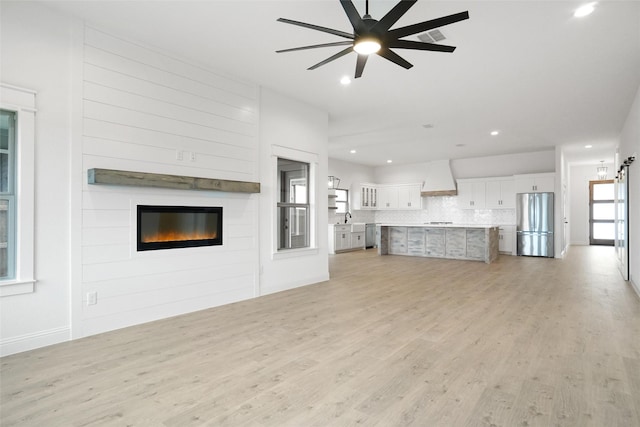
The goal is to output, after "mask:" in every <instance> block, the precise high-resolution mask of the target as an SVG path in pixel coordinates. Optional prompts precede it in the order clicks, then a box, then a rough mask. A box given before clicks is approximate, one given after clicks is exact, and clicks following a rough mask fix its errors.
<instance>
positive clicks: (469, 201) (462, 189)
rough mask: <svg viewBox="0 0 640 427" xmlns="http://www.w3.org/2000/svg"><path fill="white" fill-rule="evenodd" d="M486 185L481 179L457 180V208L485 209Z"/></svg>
mask: <svg viewBox="0 0 640 427" xmlns="http://www.w3.org/2000/svg"><path fill="white" fill-rule="evenodd" d="M485 193H486V183H485V181H484V180H481V179H459V180H458V207H459V208H460V209H485Z"/></svg>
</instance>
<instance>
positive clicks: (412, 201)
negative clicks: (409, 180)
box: [398, 184, 422, 209]
mask: <svg viewBox="0 0 640 427" xmlns="http://www.w3.org/2000/svg"><path fill="white" fill-rule="evenodd" d="M398 209H422V196H420V184H408V185H400V186H398Z"/></svg>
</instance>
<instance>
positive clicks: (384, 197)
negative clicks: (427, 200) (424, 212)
mask: <svg viewBox="0 0 640 427" xmlns="http://www.w3.org/2000/svg"><path fill="white" fill-rule="evenodd" d="M420 188H421V184H388V185H387V184H360V185H357V186H354V187H353V189H352V190H351V208H352V209H356V210H357V209H360V210H367V209H369V210H371V209H376V210H384V209H402V210H413V209H422V196H420Z"/></svg>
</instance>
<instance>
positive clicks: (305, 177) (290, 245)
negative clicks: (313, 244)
mask: <svg viewBox="0 0 640 427" xmlns="http://www.w3.org/2000/svg"><path fill="white" fill-rule="evenodd" d="M309 226H310V206H309V163H304V162H299V161H295V160H289V159H284V158H280V157H279V158H278V250H279V251H280V250H285V249H296V248H307V247H309V234H310V230H309Z"/></svg>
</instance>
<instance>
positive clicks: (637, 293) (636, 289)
mask: <svg viewBox="0 0 640 427" xmlns="http://www.w3.org/2000/svg"><path fill="white" fill-rule="evenodd" d="M629 283H631V287H632V288H633V290H634V291H636V295H638V298H640V286H638V285H637V284H636V282H634V281H633V278H629Z"/></svg>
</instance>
